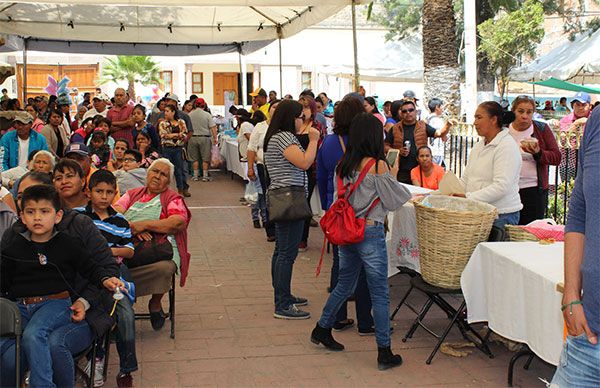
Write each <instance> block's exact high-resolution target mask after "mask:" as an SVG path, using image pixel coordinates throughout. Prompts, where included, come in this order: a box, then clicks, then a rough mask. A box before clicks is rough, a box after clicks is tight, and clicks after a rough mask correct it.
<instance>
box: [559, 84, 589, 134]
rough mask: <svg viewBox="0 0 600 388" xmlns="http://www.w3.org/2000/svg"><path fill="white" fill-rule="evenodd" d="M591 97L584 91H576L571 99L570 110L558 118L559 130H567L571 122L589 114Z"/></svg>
mask: <svg viewBox="0 0 600 388" xmlns="http://www.w3.org/2000/svg"><path fill="white" fill-rule="evenodd" d="M591 102H592V98H591V97H590V95H589V94H587V93H586V92H577V94H576V95H575V96H573V98H572V99H571V108H573V110H572V112H571V113H570V114H568V115H566V116H565V117H563V118H562V119H561V120H560V130H561V131H567V130H568V129H569V127H570V126H571V124H573V123H574V122H575V121H577V120H579V119H581V118H584V117H585V118H587V117H588V116H589V115H590V110H591V109H590V107H591Z"/></svg>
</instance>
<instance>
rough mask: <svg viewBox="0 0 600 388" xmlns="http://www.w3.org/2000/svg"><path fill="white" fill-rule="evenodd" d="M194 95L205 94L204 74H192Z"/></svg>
mask: <svg viewBox="0 0 600 388" xmlns="http://www.w3.org/2000/svg"><path fill="white" fill-rule="evenodd" d="M192 93H193V94H196V93H198V94H202V93H204V77H203V74H202V73H192Z"/></svg>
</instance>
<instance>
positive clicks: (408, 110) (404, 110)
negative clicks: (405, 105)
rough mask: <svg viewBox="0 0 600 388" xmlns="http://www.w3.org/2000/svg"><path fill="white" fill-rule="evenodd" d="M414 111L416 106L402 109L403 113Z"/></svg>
mask: <svg viewBox="0 0 600 388" xmlns="http://www.w3.org/2000/svg"><path fill="white" fill-rule="evenodd" d="M414 111H415V109H414V108H410V109H402V110H401V111H400V112H402V113H412V112H414Z"/></svg>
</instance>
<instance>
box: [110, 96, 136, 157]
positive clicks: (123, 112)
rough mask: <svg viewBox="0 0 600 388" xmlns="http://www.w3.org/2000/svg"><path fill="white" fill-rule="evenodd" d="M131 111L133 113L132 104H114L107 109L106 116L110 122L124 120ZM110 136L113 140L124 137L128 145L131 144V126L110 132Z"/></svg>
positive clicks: (128, 116)
mask: <svg viewBox="0 0 600 388" xmlns="http://www.w3.org/2000/svg"><path fill="white" fill-rule="evenodd" d="M131 113H133V106H131V105H125V106H123V107H122V108H119V107H117V106H114V107H112V108H111V109H109V110H108V113H107V114H106V118H107V119H109V120H110V121H112V122H115V121H125V120H127V119H129V118H130V117H131ZM111 136H112V137H113V139H115V140H119V139H124V140H126V141H127V142H129V146H130V147H131V146H133V126H131V127H126V128H122V129H119V130H118V131H115V132H113V133H111Z"/></svg>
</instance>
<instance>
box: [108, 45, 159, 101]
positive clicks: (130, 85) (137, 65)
mask: <svg viewBox="0 0 600 388" xmlns="http://www.w3.org/2000/svg"><path fill="white" fill-rule="evenodd" d="M98 81H99V82H100V83H101V84H105V83H108V82H115V83H118V82H119V81H127V92H128V93H129V97H130V98H131V99H132V100H134V101H135V83H136V82H139V83H141V84H144V85H148V84H159V83H160V82H161V80H160V68H159V67H158V63H156V62H155V61H154V60H153V59H152V57H149V56H129V55H117V56H116V58H106V61H105V62H104V64H103V66H102V74H101V75H100V79H99V80H98Z"/></svg>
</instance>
